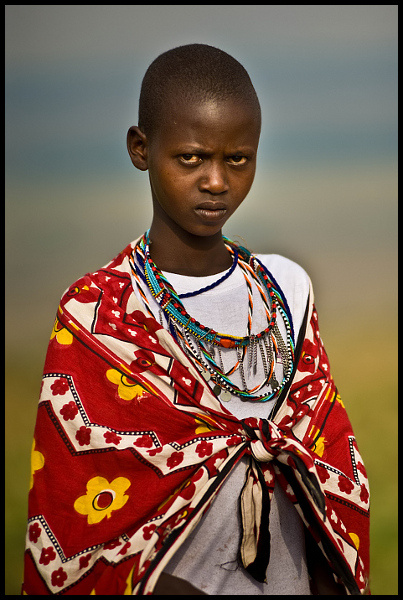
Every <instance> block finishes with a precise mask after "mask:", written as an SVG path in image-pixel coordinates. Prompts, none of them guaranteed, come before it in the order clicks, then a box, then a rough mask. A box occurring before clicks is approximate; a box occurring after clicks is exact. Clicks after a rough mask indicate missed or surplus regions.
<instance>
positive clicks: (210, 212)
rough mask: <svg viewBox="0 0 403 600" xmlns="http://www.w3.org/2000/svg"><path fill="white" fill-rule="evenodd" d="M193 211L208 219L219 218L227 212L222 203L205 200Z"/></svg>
mask: <svg viewBox="0 0 403 600" xmlns="http://www.w3.org/2000/svg"><path fill="white" fill-rule="evenodd" d="M195 211H196V212H197V214H198V215H200V216H202V217H204V218H205V219H208V220H213V221H215V220H220V219H221V218H222V217H223V216H224V215H225V213H226V212H227V207H226V206H225V205H224V204H222V203H219V204H218V203H217V204H215V203H208V202H205V203H203V204H200V205H199V206H196V208H195Z"/></svg>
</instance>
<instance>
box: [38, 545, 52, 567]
mask: <svg viewBox="0 0 403 600" xmlns="http://www.w3.org/2000/svg"><path fill="white" fill-rule="evenodd" d="M55 558H56V552H55V551H54V550H53V548H52V546H49V548H42V552H41V556H40V559H39V562H40V563H41V565H48V564H49V563H50V561H51V560H55Z"/></svg>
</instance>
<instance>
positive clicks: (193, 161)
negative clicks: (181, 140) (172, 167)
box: [179, 154, 201, 165]
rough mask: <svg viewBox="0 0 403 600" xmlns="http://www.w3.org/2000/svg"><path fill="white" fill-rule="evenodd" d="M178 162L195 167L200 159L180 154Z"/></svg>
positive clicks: (195, 155) (192, 155)
mask: <svg viewBox="0 0 403 600" xmlns="http://www.w3.org/2000/svg"><path fill="white" fill-rule="evenodd" d="M179 160H180V161H181V162H182V163H184V164H185V165H197V164H199V162H200V161H201V158H200V156H198V155H197V154H181V155H180V156H179Z"/></svg>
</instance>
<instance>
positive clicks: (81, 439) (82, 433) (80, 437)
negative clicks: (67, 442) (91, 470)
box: [76, 425, 91, 446]
mask: <svg viewBox="0 0 403 600" xmlns="http://www.w3.org/2000/svg"><path fill="white" fill-rule="evenodd" d="M76 440H77V441H78V443H79V444H80V446H88V444H89V443H90V440H91V429H90V427H86V426H85V425H83V426H82V427H80V429H79V430H78V431H77V433H76Z"/></svg>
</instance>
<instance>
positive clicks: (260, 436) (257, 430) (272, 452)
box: [242, 418, 287, 462]
mask: <svg viewBox="0 0 403 600" xmlns="http://www.w3.org/2000/svg"><path fill="white" fill-rule="evenodd" d="M242 424H243V428H244V431H245V433H246V436H247V437H248V438H249V452H250V454H252V456H253V457H254V458H255V460H256V461H257V462H270V461H272V460H273V459H275V458H277V457H278V456H279V454H280V452H281V451H282V449H283V448H284V446H285V445H286V444H287V441H286V433H285V432H284V431H282V430H281V429H280V428H279V427H278V426H277V425H276V424H275V423H273V421H270V420H269V419H255V418H253V419H244V420H243V421H242Z"/></svg>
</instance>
